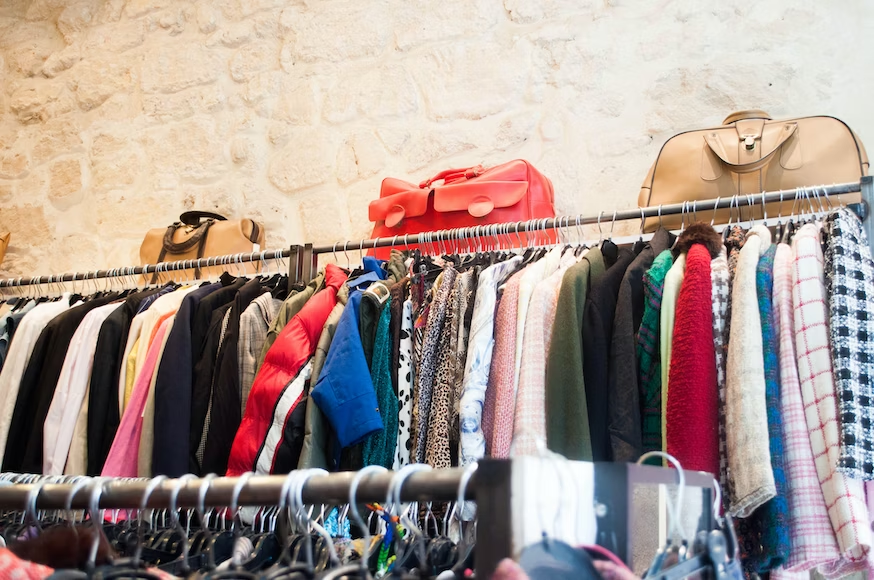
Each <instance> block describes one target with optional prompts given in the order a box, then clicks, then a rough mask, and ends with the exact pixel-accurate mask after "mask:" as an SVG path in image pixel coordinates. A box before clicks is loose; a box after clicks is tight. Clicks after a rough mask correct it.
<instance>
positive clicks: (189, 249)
mask: <svg viewBox="0 0 874 580" xmlns="http://www.w3.org/2000/svg"><path fill="white" fill-rule="evenodd" d="M263 245H264V227H263V226H261V225H259V224H258V222H255V221H253V220H250V219H242V220H239V221H229V220H227V219H226V218H225V217H224V216H221V215H219V214H215V213H210V212H205V211H189V212H185V213H183V214H182V215H181V216H179V221H178V222H176V223H175V224H173V225H171V226H169V227H167V228H156V229H153V230H149V232H148V233H147V234H146V237H145V239H144V240H143V244H142V245H141V246H140V264H157V263H160V262H175V261H178V260H196V259H198V258H208V257H212V256H225V255H230V254H240V253H246V254H248V253H251V252H260V251H261V248H262V247H263ZM240 267H241V268H242V269H243V271H245V272H249V273H252V272H258V271H259V269H260V262H257V261H254V262H247V263H243V264H241V265H240ZM226 269H227V266H217V267H213V266H210V267H209V268H194V269H193V270H186V271H185V273H186V275H187V276H189V277H190V276H191V275H192V272H193V274H194V278H195V279H200V278H201V276H207V277H209V276H212V275H217V274H220V273H221V272H222V271H224V270H226ZM171 276H172V274H171ZM157 279H158V276H157V275H153V276H152V277H151V281H152V283H153V284H154V283H155V282H156V281H157Z"/></svg>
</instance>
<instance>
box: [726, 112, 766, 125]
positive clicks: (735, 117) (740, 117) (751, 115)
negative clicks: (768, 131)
mask: <svg viewBox="0 0 874 580" xmlns="http://www.w3.org/2000/svg"><path fill="white" fill-rule="evenodd" d="M747 119H767V120H768V121H770V120H771V115H769V114H768V113H766V112H765V111H763V110H761V109H746V110H745V111H735V112H734V113H732V114H731V115H729V116H728V117H726V118H725V120H724V121H723V122H722V124H723V125H731V124H732V123H736V122H738V121H745V120H747Z"/></svg>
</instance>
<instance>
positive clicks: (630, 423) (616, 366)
mask: <svg viewBox="0 0 874 580" xmlns="http://www.w3.org/2000/svg"><path fill="white" fill-rule="evenodd" d="M673 242H674V235H673V234H671V233H670V232H669V231H668V230H666V229H659V230H658V231H657V232H656V233H655V235H654V236H653V238H652V240H651V241H650V242H648V243H647V244H646V245H645V246H644V247H643V249H641V251H640V253H639V254H638V255H637V257H636V258H635V259H634V261H633V262H632V263H631V265H630V266H628V269H627V270H626V271H625V277H624V278H622V284H621V285H620V287H619V295H618V297H617V300H616V314H615V316H614V318H613V335H612V340H611V346H610V368H609V373H610V377H609V383H608V384H609V388H608V392H609V401H608V431H609V434H610V448H611V450H612V453H613V461H620V462H623V463H625V462H631V461H637V458H638V457H640V454H641V453H642V449H643V441H642V439H641V431H640V426H641V416H640V393H639V387H638V380H637V371H638V368H637V331H638V329H639V328H640V321H641V319H642V318H643V307H644V304H643V301H644V295H643V274H644V273H645V272H646V271H647V270H649V268H650V266H652V263H653V260H655V257H656V256H658V255H659V254H660V253H661V252H662V251H663V250H666V249H668V248H669V247H671V244H672V243H673Z"/></svg>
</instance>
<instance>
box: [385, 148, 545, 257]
mask: <svg viewBox="0 0 874 580" xmlns="http://www.w3.org/2000/svg"><path fill="white" fill-rule="evenodd" d="M438 181H442V183H441V184H439V185H438V184H435V182H438ZM554 197H555V196H554V192H553V189H552V182H551V181H549V179H548V178H547V177H545V176H544V175H543V174H542V173H540V172H539V171H537V169H535V168H534V166H532V165H531V164H530V163H528V162H527V161H524V160H522V159H517V160H515V161H510V162H508V163H504V164H502V165H498V166H496V167H492V168H490V169H484V168H483V167H482V166H481V165H478V166H476V167H470V168H467V169H447V170H445V171H441V172H440V173H438V174H437V175H435V176H434V177H432V178H431V179H428V180H426V181H423V182H422V183H420V184H419V185H415V184H412V183H409V182H406V181H402V180H400V179H395V178H392V177H387V178H386V179H384V180H383V181H382V187H381V188H380V192H379V199H378V200H376V201H373V202H371V203H370V207H369V212H368V213H369V217H370V221H372V222H375V225H374V227H373V234H372V235H371V237H372V238H394V237H395V236H403V235H405V234H411V235H412V234H418V233H420V232H427V231H434V230H450V229H453V228H463V227H473V226H478V225H485V224H494V223H503V222H517V221H525V220H530V219H537V218H550V217H555V205H554ZM539 235H540V238H539V239H544V238H547V239H549V240H551V241H554V239H553V238H554V237H555V232H554V231H552V230H549V231H546V232H543V233H542V234H539ZM514 237H515V234H514ZM520 237H522V238H523V239H524V234H520ZM395 247H396V248H398V247H400V246H395ZM415 247H416V246H415V245H413V244H410V245H409V246H408V247H407V248H408V249H412V248H415ZM390 251H391V248H377V249H376V251H373V250H371V255H375V256H376V257H378V258H388V256H389V253H390Z"/></svg>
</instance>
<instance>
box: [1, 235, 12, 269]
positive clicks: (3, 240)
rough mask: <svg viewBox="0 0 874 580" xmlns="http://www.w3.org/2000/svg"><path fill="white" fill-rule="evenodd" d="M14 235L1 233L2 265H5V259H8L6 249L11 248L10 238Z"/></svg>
mask: <svg viewBox="0 0 874 580" xmlns="http://www.w3.org/2000/svg"><path fill="white" fill-rule="evenodd" d="M11 237H12V234H11V233H9V232H3V233H0V264H2V263H3V258H5V257H6V248H8V247H9V238H11Z"/></svg>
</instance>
